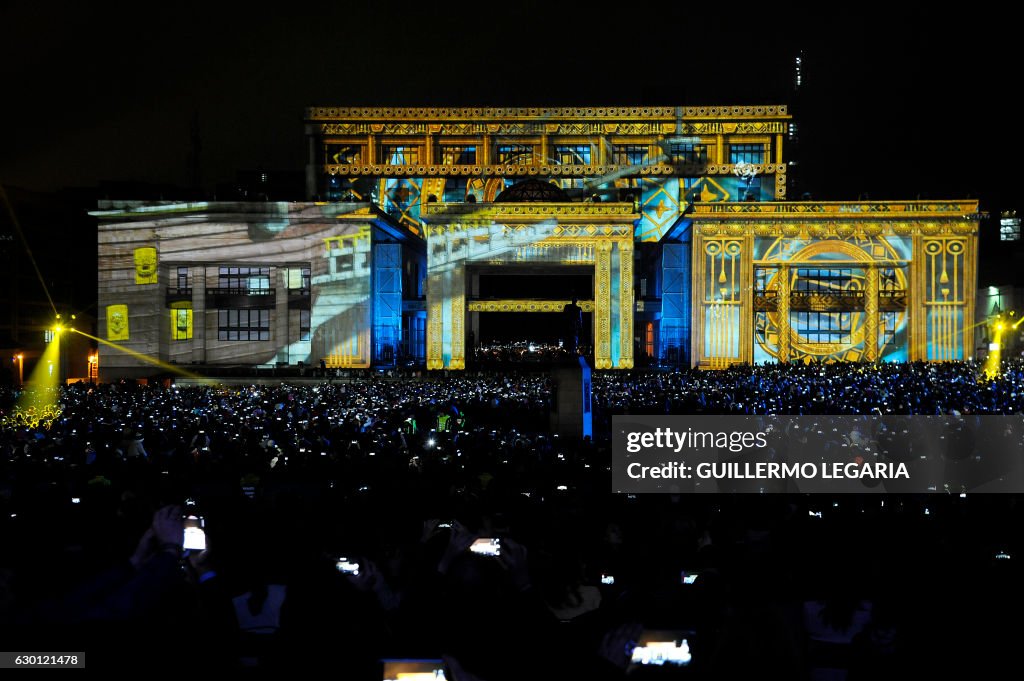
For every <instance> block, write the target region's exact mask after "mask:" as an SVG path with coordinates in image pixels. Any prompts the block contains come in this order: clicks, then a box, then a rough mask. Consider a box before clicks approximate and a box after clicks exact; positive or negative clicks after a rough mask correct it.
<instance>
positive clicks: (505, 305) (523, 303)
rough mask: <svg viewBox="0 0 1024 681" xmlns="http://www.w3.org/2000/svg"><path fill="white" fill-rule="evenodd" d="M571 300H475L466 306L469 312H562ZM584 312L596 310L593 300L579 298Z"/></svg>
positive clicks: (578, 301)
mask: <svg viewBox="0 0 1024 681" xmlns="http://www.w3.org/2000/svg"><path fill="white" fill-rule="evenodd" d="M570 302H571V301H569V300H516V299H509V300H473V301H470V302H469V304H468V305H467V306H466V309H467V310H468V311H469V312H559V313H560V312H562V308H564V307H565V306H566V305H568V304H569V303H570ZM576 304H577V305H579V306H580V308H581V309H582V310H583V311H584V312H593V311H594V301H593V300H577V301H576Z"/></svg>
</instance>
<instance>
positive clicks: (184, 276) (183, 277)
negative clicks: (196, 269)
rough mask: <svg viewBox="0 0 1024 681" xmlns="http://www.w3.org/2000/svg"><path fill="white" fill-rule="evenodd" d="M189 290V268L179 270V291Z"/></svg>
mask: <svg viewBox="0 0 1024 681" xmlns="http://www.w3.org/2000/svg"><path fill="white" fill-rule="evenodd" d="M187 288H188V268H187V267H179V268H178V290H179V291H181V290H184V289H187Z"/></svg>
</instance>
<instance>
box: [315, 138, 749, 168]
mask: <svg viewBox="0 0 1024 681" xmlns="http://www.w3.org/2000/svg"><path fill="white" fill-rule="evenodd" d="M477 149H478V147H477V146H475V145H443V146H441V147H439V148H438V150H437V153H436V154H435V156H434V162H435V163H439V164H441V165H474V164H476V163H478V162H479V155H478V153H477ZM494 151H495V153H494V156H493V158H492V162H493V163H497V164H502V165H529V164H532V163H535V162H538V161H542V162H549V163H556V164H560V165H589V164H590V163H593V162H594V159H595V157H596V154H594V147H592V146H591V145H589V144H558V145H554V146H552V147H551V148H550V152H549V153H550V157H549V158H548V159H540V158H538V156H539V154H540V149H539V147H536V146H535V145H532V144H499V145H497V146H496V147H495V148H494ZM422 152H423V148H422V147H421V146H417V145H390V144H385V145H382V146H381V147H380V153H379V154H378V156H377V158H378V159H379V160H380V161H382V162H384V163H388V164H390V165H418V164H420V163H423V162H425V160H426V159H425V156H424V155H423V153H422ZM662 153H665V154H667V155H668V157H669V159H670V160H671V162H672V163H705V162H706V161H707V160H708V146H707V145H705V144H675V143H673V144H669V145H668V147H667V149H664V152H663V149H662V147H660V146H658V145H648V144H626V145H621V146H616V147H615V148H614V149H613V150H612V154H611V158H610V159H609V160H610V162H611V163H614V164H615V165H642V164H644V163H653V162H654V161H655V160H657V159H658V157H659V156H661V155H662ZM326 156H327V162H328V163H337V164H342V165H346V164H347V165H356V164H360V163H363V162H364V160H365V154H364V152H363V147H361V146H359V145H354V146H353V145H346V146H341V145H330V146H329V147H328V149H327V155H326ZM727 160H728V162H729V163H764V162H765V145H763V144H731V145H729V153H728V156H727Z"/></svg>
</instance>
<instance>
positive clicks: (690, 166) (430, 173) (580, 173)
mask: <svg viewBox="0 0 1024 681" xmlns="http://www.w3.org/2000/svg"><path fill="white" fill-rule="evenodd" d="M735 168H736V166H735V165H734V164H732V163H716V164H710V165H706V164H703V163H700V164H695V163H683V164H670V163H650V164H643V165H614V164H610V163H609V164H601V165H595V164H590V163H587V164H562V165H556V164H541V163H525V164H517V165H505V164H494V163H489V164H486V165H483V164H473V165H435V164H429V165H425V164H422V163H417V164H388V163H377V164H373V165H370V164H360V165H348V164H337V163H328V164H326V165H324V171H325V172H326V173H328V174H329V175H340V176H342V177H359V176H366V177H384V178H387V177H426V178H435V177H452V176H459V175H463V176H468V177H473V178H480V177H508V178H515V177H575V178H580V179H582V178H588V177H591V178H592V177H601V176H604V175H611V174H613V173H623V172H625V171H628V174H629V175H630V176H641V177H647V176H651V177H665V176H672V175H680V176H683V177H694V176H697V175H728V174H731V173H732V172H733V170H735ZM752 168H754V169H755V170H756V171H757V174H758V175H775V182H776V196H778V188H779V187H782V188H785V184H786V166H785V165H783V164H774V163H765V164H760V163H759V164H753V165H752ZM381 182H382V183H383V182H386V180H383V179H382V180H381ZM382 186H383V185H382ZM382 191H383V190H382ZM423 193H424V195H427V192H425V191H424V192H423ZM784 195H785V194H784V193H783V196H784ZM435 196H438V195H437V194H435Z"/></svg>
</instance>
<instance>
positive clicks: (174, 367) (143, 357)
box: [68, 329, 216, 385]
mask: <svg viewBox="0 0 1024 681" xmlns="http://www.w3.org/2000/svg"><path fill="white" fill-rule="evenodd" d="M68 331H72V332H74V333H77V334H79V335H81V336H85V337H86V338H90V339H92V340H94V341H96V342H97V343H103V344H104V345H106V346H108V347H111V348H114V349H115V350H120V351H121V352H123V353H125V354H127V355H131V356H132V357H134V358H135V359H138V360H141V361H143V362H146V363H147V364H152V365H153V366H157V367H160V368H161V369H164V370H166V371H169V372H171V373H174V374H178V375H179V376H184V377H185V378H193V379H196V380H198V381H201V382H203V383H208V384H211V385H213V384H215V383H216V381H214V380H212V379H210V378H207V377H206V376H200V375H199V374H195V373H192V372H191V371H187V370H185V369H182V368H181V367H179V366H177V365H175V364H168V363H167V362H163V361H161V360H159V359H156V358H155V357H150V356H149V355H144V354H142V353H141V352H137V351H135V350H132V349H131V348H126V347H124V346H123V345H118V344H117V343H112V342H110V341H108V340H103V339H102V338H97V337H96V336H93V335H91V334H88V333H86V332H85V331H79V330H78V329H68Z"/></svg>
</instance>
